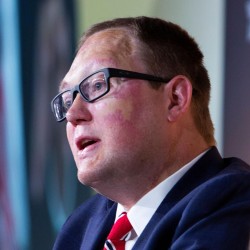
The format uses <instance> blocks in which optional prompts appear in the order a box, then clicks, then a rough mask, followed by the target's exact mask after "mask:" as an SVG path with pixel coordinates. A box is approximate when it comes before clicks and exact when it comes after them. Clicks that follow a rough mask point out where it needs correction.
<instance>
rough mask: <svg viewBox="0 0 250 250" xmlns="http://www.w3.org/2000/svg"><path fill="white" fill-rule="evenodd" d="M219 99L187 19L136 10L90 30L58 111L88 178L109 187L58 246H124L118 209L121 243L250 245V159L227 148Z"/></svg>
mask: <svg viewBox="0 0 250 250" xmlns="http://www.w3.org/2000/svg"><path fill="white" fill-rule="evenodd" d="M209 96H210V82H209V78H208V74H207V71H206V69H205V67H204V65H203V55H202V53H201V51H200V49H199V47H198V45H197V44H196V42H195V41H194V40H193V39H192V38H191V37H190V36H189V35H188V33H187V32H186V31H184V30H183V29H181V28H180V27H179V26H177V25H175V24H172V23H170V22H165V21H163V20H160V19H157V18H148V17H137V18H120V19H115V20H111V21H106V22H103V23H99V24H96V25H94V26H93V27H91V28H90V29H89V30H88V31H87V32H86V33H85V34H84V35H83V37H82V39H81V42H80V46H79V50H78V52H77V55H76V57H75V60H74V61H73V64H72V66H71V68H70V70H69V72H68V73H67V74H66V76H65V78H64V79H63V81H62V82H61V84H60V93H59V95H57V96H56V97H55V98H54V99H53V101H52V110H53V112H54V114H55V116H56V119H57V121H62V120H64V119H65V118H66V120H67V136H68V141H69V144H70V147H71V150H72V152H73V155H74V159H75V162H76V166H77V170H78V179H79V181H80V182H81V183H82V184H84V185H87V186H90V187H92V188H93V189H94V190H95V191H97V193H99V194H97V195H95V196H94V197H92V198H91V199H90V200H89V201H87V202H86V203H85V204H83V205H82V206H81V207H79V208H78V209H77V210H76V211H75V212H73V214H72V215H71V216H70V218H69V219H68V220H67V221H66V223H65V225H64V226H63V228H62V230H61V232H60V233H59V235H58V237H57V240H56V243H55V245H54V249H60V250H61V249H84V250H90V249H93V250H94V249H103V247H104V244H105V241H106V240H107V239H108V241H107V244H105V249H115V247H114V245H115V244H116V243H114V242H113V239H110V234H112V233H110V231H111V228H112V226H113V224H114V222H115V221H118V220H120V218H118V217H119V216H120V214H123V217H126V223H129V233H128V234H127V233H126V237H124V238H125V239H123V240H120V238H119V239H118V241H119V242H118V243H119V244H123V246H122V247H123V249H124V247H125V249H132V248H133V249H143V250H145V249H150V250H152V249H157V250H159V249H174V250H177V249H178V250H180V249H213V250H215V249H225V250H228V249H231V250H236V249H240V250H242V249H247V246H248V242H249V234H250V179H249V178H250V171H249V166H248V165H247V164H245V163H244V162H242V161H241V160H239V159H236V158H229V159H223V158H221V156H220V154H219V153H218V151H217V149H216V147H215V139H214V136H213V124H212V122H211V118H210V114H209V109H208V104H209ZM124 212H125V213H124ZM123 225H124V224H123ZM126 225H127V224H126ZM121 227H125V226H121ZM109 233H110V234H109ZM124 245H125V246H124ZM117 249H120V248H117ZM121 249H122V248H121Z"/></svg>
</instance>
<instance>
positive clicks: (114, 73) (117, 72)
mask: <svg viewBox="0 0 250 250" xmlns="http://www.w3.org/2000/svg"><path fill="white" fill-rule="evenodd" d="M100 72H102V73H104V77H105V81H106V83H107V88H106V91H105V92H103V93H102V94H101V95H100V96H97V97H95V98H93V99H89V98H88V97H87V96H85V95H84V93H83V92H82V91H81V88H80V86H81V84H83V83H84V82H86V80H87V79H88V78H90V77H91V76H93V75H95V74H97V73H100ZM112 77H124V78H129V79H138V80H146V81H152V82H161V83H168V82H169V81H170V80H171V78H170V79H166V78H162V77H158V76H153V75H149V74H144V73H138V72H133V71H128V70H123V69H116V68H103V69H100V70H98V71H95V72H94V73H92V74H91V75H89V76H87V77H86V78H84V79H83V80H82V81H81V82H80V83H79V84H78V85H76V86H75V87H74V88H72V89H67V90H65V91H63V92H60V93H59V94H57V95H56V96H55V97H54V98H53V100H52V101H51V109H52V112H53V114H54V116H55V118H56V120H57V121H58V122H61V121H63V120H64V119H65V118H66V115H64V117H63V118H61V119H58V116H57V115H56V111H55V108H54V102H55V100H56V99H57V98H58V97H59V96H62V95H63V94H64V93H65V92H68V91H70V92H71V94H72V104H73V102H74V99H75V98H76V94H77V93H80V95H81V97H82V98H83V100H84V101H86V102H89V103H92V102H94V101H96V100H97V99H100V98H101V97H103V96H104V95H106V94H107V93H108V92H109V90H110V81H109V80H110V78H112ZM72 104H71V105H72ZM65 114H66V113H65Z"/></svg>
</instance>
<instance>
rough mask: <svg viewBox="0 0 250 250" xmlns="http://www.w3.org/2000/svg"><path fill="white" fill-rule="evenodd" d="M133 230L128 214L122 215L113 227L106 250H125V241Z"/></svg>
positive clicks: (106, 243)
mask: <svg viewBox="0 0 250 250" xmlns="http://www.w3.org/2000/svg"><path fill="white" fill-rule="evenodd" d="M131 230H132V225H131V224H130V222H129V220H128V217H127V213H125V212H124V213H122V214H121V215H120V216H119V218H118V220H117V221H116V222H115V224H114V225H113V227H112V229H111V231H110V233H109V235H108V237H107V240H106V242H105V247H104V250H106V249H107V250H113V249H116V250H124V249H125V240H126V238H127V236H128V235H129V233H130V232H131Z"/></svg>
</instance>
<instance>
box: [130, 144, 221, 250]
mask: <svg viewBox="0 0 250 250" xmlns="http://www.w3.org/2000/svg"><path fill="white" fill-rule="evenodd" d="M223 165H224V164H223V160H222V158H221V156H220V154H219V152H218V150H217V149H216V148H215V147H213V148H212V149H211V150H209V151H208V152H207V153H206V154H205V155H204V156H203V157H202V158H201V159H200V160H199V161H198V162H197V163H196V164H195V165H194V166H193V167H192V168H191V169H190V170H189V171H188V172H187V173H186V174H185V175H184V176H183V177H182V178H181V180H180V181H179V182H178V183H177V184H176V185H175V186H174V187H173V188H172V190H171V191H170V192H169V193H168V195H167V196H166V197H165V199H164V200H163V202H162V203H161V205H160V206H159V208H158V209H157V211H156V212H155V214H154V215H153V217H152V218H151V220H150V221H149V223H148V225H147V226H146V228H145V229H144V231H143V232H142V234H141V236H140V237H139V238H138V240H137V242H136V244H135V245H134V248H133V249H145V250H146V249H157V248H155V246H156V245H157V244H159V239H160V237H161V235H162V234H164V236H163V237H164V246H167V245H168V244H169V245H170V243H171V240H172V237H173V235H174V232H175V229H176V227H177V224H178V221H179V219H180V217H181V214H182V212H183V209H184V207H185V204H187V202H188V201H189V200H190V198H191V197H192V194H191V193H190V192H191V191H192V190H194V189H195V188H196V187H198V186H199V185H200V184H201V183H203V182H205V181H206V180H208V179H210V178H211V177H212V176H214V175H216V174H217V173H218V172H219V171H221V170H222V169H223V167H224V166H223ZM173 207H174V209H172V208H173Z"/></svg>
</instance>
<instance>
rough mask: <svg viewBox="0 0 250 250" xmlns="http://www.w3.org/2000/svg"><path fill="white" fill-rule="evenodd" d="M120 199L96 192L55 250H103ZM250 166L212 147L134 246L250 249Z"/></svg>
mask: <svg viewBox="0 0 250 250" xmlns="http://www.w3.org/2000/svg"><path fill="white" fill-rule="evenodd" d="M116 206H117V204H116V203H115V202H113V201H111V200H108V199H107V198H105V197H103V196H101V195H99V194H97V195H95V196H93V197H92V198H90V200H88V201H87V202H86V203H84V204H83V205H82V206H80V207H79V208H78V209H77V210H75V211H74V212H73V214H72V215H71V216H70V217H69V218H68V220H67V221H66V222H65V224H64V226H63V228H62V230H61V232H60V233H59V235H58V237H57V239H56V242H55V245H54V250H79V249H81V250H101V249H103V245H104V241H105V239H106V237H107V235H108V233H109V231H110V229H111V227H112V225H113V222H114V219H115V213H116ZM249 243H250V168H249V166H248V165H247V164H246V163H244V162H243V161H241V160H239V159H237V158H226V159H223V158H221V156H220V154H219V153H218V151H217V149H216V148H215V147H213V148H212V149H211V150H209V151H208V152H207V153H206V154H205V155H204V156H203V157H202V158H201V159H200V160H199V161H198V162H197V163H196V164H195V165H194V166H193V167H192V168H191V169H190V170H189V171H188V172H187V173H186V174H185V175H184V176H183V177H182V178H181V180H180V181H179V182H178V183H177V184H176V185H175V186H174V187H173V189H172V190H171V191H170V192H169V193H168V195H167V196H166V197H165V199H164V200H163V202H162V203H161V205H160V206H159V208H158V209H157V211H156V212H155V214H154V215H153V217H152V218H151V220H150V221H149V223H148V225H147V226H146V228H145V229H144V231H143V233H142V234H141V236H140V237H139V238H138V240H137V242H136V244H135V245H134V248H133V249H140V250H153V249H155V250H161V249H165V250H166V249H172V250H198V249H199V250H202V249H209V250H210V249H211V250H247V249H250V245H249Z"/></svg>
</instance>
